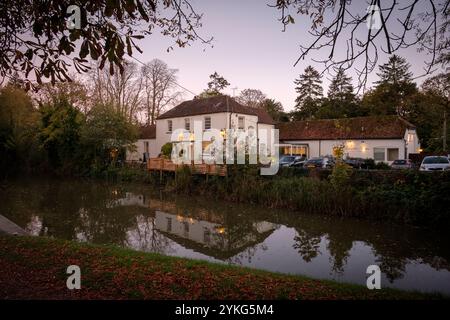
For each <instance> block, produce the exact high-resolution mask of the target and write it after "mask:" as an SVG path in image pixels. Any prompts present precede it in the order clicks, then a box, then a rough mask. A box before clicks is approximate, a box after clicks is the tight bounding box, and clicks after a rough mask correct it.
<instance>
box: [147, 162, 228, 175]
mask: <svg viewBox="0 0 450 320" xmlns="http://www.w3.org/2000/svg"><path fill="white" fill-rule="evenodd" d="M182 166H189V167H190V168H191V171H192V173H194V174H206V175H220V176H225V175H226V174H227V167H226V166H225V165H219V164H206V163H202V164H194V163H191V164H190V165H189V164H181V165H178V164H175V163H173V162H172V161H171V160H169V159H164V158H151V159H148V161H147V169H148V170H150V171H161V172H162V171H177V169H178V168H180V167H182Z"/></svg>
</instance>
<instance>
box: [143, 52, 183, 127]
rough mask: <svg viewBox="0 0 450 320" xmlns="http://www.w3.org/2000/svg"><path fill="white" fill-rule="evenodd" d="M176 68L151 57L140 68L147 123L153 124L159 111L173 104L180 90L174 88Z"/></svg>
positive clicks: (178, 96) (177, 98) (179, 95)
mask: <svg viewBox="0 0 450 320" xmlns="http://www.w3.org/2000/svg"><path fill="white" fill-rule="evenodd" d="M177 72H178V70H176V69H170V68H169V67H168V65H167V64H166V63H165V62H164V61H161V60H159V59H153V60H152V61H150V62H149V63H146V64H145V65H144V66H142V68H141V76H142V79H143V91H144V92H143V94H144V108H145V111H146V113H147V119H146V122H147V125H150V124H154V123H155V120H156V118H157V117H158V116H159V115H160V113H161V111H163V110H164V108H166V107H167V106H169V105H173V104H175V103H176V102H177V101H178V100H179V98H180V97H181V92H179V91H176V90H175V85H176V81H177V76H176V74H177Z"/></svg>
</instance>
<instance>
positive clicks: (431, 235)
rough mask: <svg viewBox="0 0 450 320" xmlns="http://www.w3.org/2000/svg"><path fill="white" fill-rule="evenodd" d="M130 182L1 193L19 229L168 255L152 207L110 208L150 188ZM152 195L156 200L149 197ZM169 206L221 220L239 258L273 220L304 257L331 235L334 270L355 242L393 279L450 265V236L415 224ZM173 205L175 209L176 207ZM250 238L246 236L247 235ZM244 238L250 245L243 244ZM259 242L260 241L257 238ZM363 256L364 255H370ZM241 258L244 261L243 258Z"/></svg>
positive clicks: (58, 184)
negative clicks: (262, 224)
mask: <svg viewBox="0 0 450 320" xmlns="http://www.w3.org/2000/svg"><path fill="white" fill-rule="evenodd" d="M145 188H146V190H147V191H142V190H135V189H133V188H130V186H120V185H109V184H107V183H98V182H93V181H88V182H82V181H76V180H70V181H42V180H41V181H34V182H25V183H17V184H11V186H8V187H7V188H6V189H5V190H4V192H3V190H2V193H0V209H1V210H2V211H3V214H5V216H6V217H7V218H9V219H11V220H12V221H14V222H15V223H17V224H18V225H20V226H21V227H25V226H27V224H30V227H36V228H35V231H36V232H39V234H40V235H47V236H53V237H58V238H64V239H82V240H87V241H92V242H97V243H115V244H119V245H130V243H131V244H132V245H133V244H136V246H138V247H139V248H137V249H140V250H142V249H143V250H147V249H144V248H148V250H151V251H156V252H162V253H167V250H170V249H169V248H170V243H172V242H171V240H170V239H166V238H165V237H164V235H162V234H160V233H159V232H157V231H154V229H153V228H154V220H153V217H152V214H153V212H152V211H151V210H150V209H149V208H145V207H139V206H116V207H113V206H111V203H115V202H114V201H115V200H120V199H123V198H124V197H125V191H127V192H133V193H134V194H137V195H139V194H143V195H147V194H149V191H148V190H149V188H148V187H145ZM150 201H153V198H152V199H150ZM163 202H164V205H165V206H167V207H173V208H175V210H177V211H176V212H175V213H176V214H179V213H180V212H181V213H184V214H185V215H186V216H189V217H191V216H192V217H196V216H197V218H198V219H199V220H207V221H213V222H215V223H219V224H223V225H224V226H225V228H226V229H227V236H228V237H229V238H228V239H227V241H229V245H228V246H227V247H228V249H226V250H229V248H238V251H239V252H238V253H234V252H233V255H235V256H236V261H238V260H239V261H241V262H243V261H249V262H250V261H252V260H253V259H254V255H255V253H256V251H257V249H260V248H262V247H264V246H262V245H261V243H262V241H264V239H265V238H264V237H266V236H267V234H262V235H261V233H260V232H258V230H257V228H256V225H255V222H258V221H269V222H272V223H274V224H283V225H286V226H289V227H292V228H295V230H296V231H297V234H296V236H295V238H294V241H295V244H294V248H295V249H296V250H297V251H298V252H299V254H300V255H301V256H302V258H303V259H304V260H305V261H306V262H310V261H311V260H312V259H314V258H315V257H317V256H318V255H319V254H321V252H320V251H319V249H320V247H319V246H320V242H321V239H323V237H325V236H326V237H327V239H328V241H327V251H328V252H329V254H330V263H332V269H333V271H335V272H343V271H344V269H345V265H346V264H347V260H348V259H349V254H350V250H351V249H352V243H353V242H355V241H361V242H363V243H365V244H366V245H367V246H369V247H370V248H371V249H372V252H373V254H374V256H375V257H376V261H377V262H376V263H378V264H379V265H380V267H381V270H382V272H383V273H385V274H386V276H387V278H388V279H389V280H390V281H394V280H395V279H399V278H401V277H402V276H403V275H404V273H405V270H406V267H405V266H406V264H407V263H408V262H409V261H417V262H419V263H427V264H430V265H431V266H432V267H433V268H435V269H437V270H440V269H445V270H450V263H449V262H450V241H449V237H448V236H445V235H444V236H443V235H442V234H439V233H435V232H425V231H421V230H417V229H410V228H406V227H405V228H402V227H391V226H388V225H380V224H375V223H371V222H363V221H357V220H350V219H349V220H344V219H343V220H340V219H336V218H326V217H324V216H314V215H301V214H298V213H292V214H290V213H287V212H286V211H271V210H261V208H258V207H250V206H243V205H234V204H233V205H230V204H226V203H219V202H215V201H213V203H208V201H205V199H203V198H200V199H194V198H183V197H179V198H178V200H175V201H173V200H168V201H163ZM167 211H173V210H172V209H170V210H167ZM244 240H245V241H244ZM242 242H245V243H246V245H244V246H241V244H242ZM258 243H259V244H258ZM364 254H365V253H364ZM237 263H238V262H237Z"/></svg>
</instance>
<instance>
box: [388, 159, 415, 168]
mask: <svg viewBox="0 0 450 320" xmlns="http://www.w3.org/2000/svg"><path fill="white" fill-rule="evenodd" d="M391 168H392V169H413V168H414V164H413V162H412V161H411V160H410V159H397V160H394V161H393V162H392V164H391Z"/></svg>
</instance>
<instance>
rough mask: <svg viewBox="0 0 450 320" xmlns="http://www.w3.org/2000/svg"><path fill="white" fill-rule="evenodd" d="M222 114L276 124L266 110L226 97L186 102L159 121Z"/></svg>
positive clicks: (161, 117)
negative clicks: (256, 117) (233, 114)
mask: <svg viewBox="0 0 450 320" xmlns="http://www.w3.org/2000/svg"><path fill="white" fill-rule="evenodd" d="M220 112H233V113H242V114H249V115H256V116H258V122H260V123H266V124H274V121H273V119H272V118H271V117H270V115H269V114H268V113H267V112H266V111H265V110H262V109H254V108H250V107H246V106H243V105H242V104H240V103H238V102H236V101H235V100H234V99H233V98H231V97H229V96H225V95H219V96H214V97H209V98H197V99H193V100H188V101H184V102H182V103H180V104H179V105H177V106H176V107H174V108H172V109H170V110H169V111H167V112H165V113H163V114H162V115H160V116H159V117H158V119H169V118H179V117H188V116H193V115H200V114H210V113H220Z"/></svg>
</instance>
